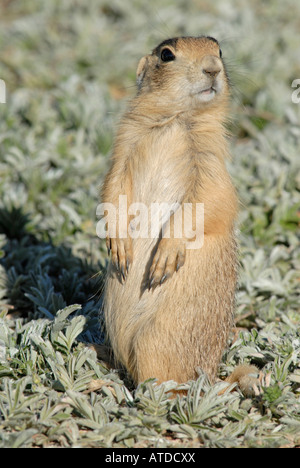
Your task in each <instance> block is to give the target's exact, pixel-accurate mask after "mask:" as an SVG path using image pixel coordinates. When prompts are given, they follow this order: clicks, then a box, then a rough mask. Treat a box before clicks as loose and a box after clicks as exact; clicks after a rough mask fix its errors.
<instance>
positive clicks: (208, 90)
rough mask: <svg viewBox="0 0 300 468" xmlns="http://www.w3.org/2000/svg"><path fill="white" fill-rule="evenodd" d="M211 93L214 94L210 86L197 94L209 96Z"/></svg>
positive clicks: (214, 91)
mask: <svg viewBox="0 0 300 468" xmlns="http://www.w3.org/2000/svg"><path fill="white" fill-rule="evenodd" d="M211 93H216V90H215V88H213V87H212V86H210V88H206V89H203V90H202V91H200V92H199V94H211Z"/></svg>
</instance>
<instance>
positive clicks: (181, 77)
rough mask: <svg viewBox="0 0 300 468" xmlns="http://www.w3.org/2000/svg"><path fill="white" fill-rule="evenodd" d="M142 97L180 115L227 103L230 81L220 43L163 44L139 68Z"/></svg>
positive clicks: (199, 39)
mask: <svg viewBox="0 0 300 468" xmlns="http://www.w3.org/2000/svg"><path fill="white" fill-rule="evenodd" d="M137 84H138V88H139V94H140V95H144V96H145V95H148V96H149V94H150V95H151V101H153V100H154V102H153V103H155V104H156V105H157V106H158V107H165V106H167V105H168V106H172V107H173V108H174V107H176V110H178V111H184V110H189V109H191V108H193V109H195V108H207V106H210V105H212V104H213V103H216V104H217V103H218V102H219V103H220V102H224V101H225V100H226V99H227V96H228V89H229V86H228V78H227V74H226V70H225V67H224V64H223V61H222V52H221V49H220V46H219V43H218V41H217V40H216V39H214V38H212V37H205V36H200V37H179V38H173V39H167V40H166V41H163V42H162V43H161V44H159V45H158V46H157V47H156V48H155V49H154V50H153V52H152V54H149V55H146V56H145V57H143V58H142V59H141V60H140V62H139V65H138V68H137Z"/></svg>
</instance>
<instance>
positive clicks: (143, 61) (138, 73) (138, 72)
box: [136, 55, 149, 89]
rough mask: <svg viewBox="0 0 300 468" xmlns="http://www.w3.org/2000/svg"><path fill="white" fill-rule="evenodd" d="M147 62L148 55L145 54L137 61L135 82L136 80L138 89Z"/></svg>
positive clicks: (146, 67)
mask: <svg viewBox="0 0 300 468" xmlns="http://www.w3.org/2000/svg"><path fill="white" fill-rule="evenodd" d="M148 63H149V55H145V57H142V58H141V60H140V61H139V64H138V67H137V70H136V82H137V85H138V88H139V89H140V87H141V86H142V83H143V79H144V76H145V74H146V71H147V69H148Z"/></svg>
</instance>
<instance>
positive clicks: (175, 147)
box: [133, 124, 188, 204]
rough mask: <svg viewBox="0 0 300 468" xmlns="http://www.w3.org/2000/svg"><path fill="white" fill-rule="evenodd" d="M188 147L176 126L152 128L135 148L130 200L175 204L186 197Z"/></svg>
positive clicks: (183, 134) (184, 136)
mask: <svg viewBox="0 0 300 468" xmlns="http://www.w3.org/2000/svg"><path fill="white" fill-rule="evenodd" d="M187 177H188V145H187V142H186V135H185V133H184V131H183V130H182V129H181V127H180V126H179V125H178V124H173V125H172V126H170V127H168V128H154V129H151V130H150V131H149V134H148V135H147V136H146V137H144V138H142V139H141V140H140V141H139V142H138V143H137V145H136V150H135V155H134V181H133V198H134V200H135V201H139V202H143V203H146V204H149V203H153V202H169V203H173V202H177V201H180V200H181V199H182V197H183V195H184V193H185V187H186V184H187Z"/></svg>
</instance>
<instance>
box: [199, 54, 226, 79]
mask: <svg viewBox="0 0 300 468" xmlns="http://www.w3.org/2000/svg"><path fill="white" fill-rule="evenodd" d="M201 67H202V71H203V73H204V74H205V75H209V76H210V77H212V78H215V77H216V76H217V75H218V74H219V73H220V71H221V69H222V64H221V60H220V59H219V58H218V57H215V56H214V55H206V56H205V57H204V58H203V60H202V62H201Z"/></svg>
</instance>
